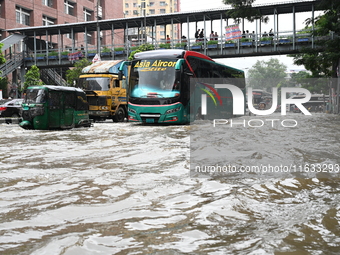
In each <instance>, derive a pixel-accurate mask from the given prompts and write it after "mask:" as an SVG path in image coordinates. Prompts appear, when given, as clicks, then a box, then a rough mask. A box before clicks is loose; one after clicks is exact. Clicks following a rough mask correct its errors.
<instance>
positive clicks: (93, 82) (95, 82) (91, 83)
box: [78, 77, 110, 91]
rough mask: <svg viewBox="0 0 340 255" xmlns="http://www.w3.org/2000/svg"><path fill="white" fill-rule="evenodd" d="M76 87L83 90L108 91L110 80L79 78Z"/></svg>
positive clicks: (103, 78)
mask: <svg viewBox="0 0 340 255" xmlns="http://www.w3.org/2000/svg"><path fill="white" fill-rule="evenodd" d="M78 87H80V88H82V89H84V90H97V91H98V90H101V91H108V90H109V89H110V78H108V77H86V78H80V79H79V85H78Z"/></svg>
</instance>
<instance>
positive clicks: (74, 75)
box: [66, 58, 92, 86]
mask: <svg viewBox="0 0 340 255" xmlns="http://www.w3.org/2000/svg"><path fill="white" fill-rule="evenodd" d="M91 64H92V62H91V61H89V60H87V59H86V58H83V59H81V60H79V61H77V62H75V63H74V68H72V69H70V70H67V71H66V81H67V83H68V84H69V85H70V86H75V85H76V84H77V82H78V79H79V76H80V75H81V71H82V70H83V68H84V67H86V66H89V65H91ZM74 82H76V84H74Z"/></svg>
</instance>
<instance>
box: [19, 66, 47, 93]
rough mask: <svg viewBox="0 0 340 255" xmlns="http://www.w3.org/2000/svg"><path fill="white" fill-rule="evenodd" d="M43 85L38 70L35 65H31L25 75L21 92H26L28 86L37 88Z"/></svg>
mask: <svg viewBox="0 0 340 255" xmlns="http://www.w3.org/2000/svg"><path fill="white" fill-rule="evenodd" d="M43 84H44V83H43V82H42V81H41V80H40V72H39V68H38V67H37V66H36V65H33V66H31V68H30V69H29V70H28V71H27V73H26V74H25V82H24V87H23V88H22V90H26V89H27V87H29V86H37V85H43Z"/></svg>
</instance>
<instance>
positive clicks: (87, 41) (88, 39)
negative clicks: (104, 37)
mask: <svg viewBox="0 0 340 255" xmlns="http://www.w3.org/2000/svg"><path fill="white" fill-rule="evenodd" d="M92 40H93V38H92V33H87V34H86V43H87V44H93V43H92Z"/></svg>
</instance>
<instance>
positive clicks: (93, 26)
mask: <svg viewBox="0 0 340 255" xmlns="http://www.w3.org/2000/svg"><path fill="white" fill-rule="evenodd" d="M319 3H321V0H310V1H288V2H282V3H275V4H263V5H253V8H255V9H257V10H259V12H260V13H261V14H262V15H273V14H274V10H276V13H277V14H285V13H292V12H293V10H292V8H293V6H294V8H295V12H296V13H298V12H309V11H312V6H314V10H315V11H317V10H320V9H319V8H318V5H319ZM231 9H232V8H231V7H225V8H218V9H207V10H198V11H190V12H176V13H169V14H157V15H148V16H145V17H143V16H140V17H131V18H121V19H108V20H99V21H90V22H89V21H87V22H78V23H68V24H59V25H51V26H35V27H24V28H12V29H7V30H6V31H8V32H10V33H19V34H24V35H26V36H34V35H36V36H43V35H46V32H47V33H48V34H49V35H56V34H59V33H60V34H69V33H72V30H73V32H74V33H83V32H85V28H86V29H87V32H92V31H97V27H99V29H100V30H111V29H125V28H126V24H127V27H128V28H134V27H141V23H142V22H143V21H144V19H145V20H146V25H147V26H154V25H155V23H156V25H167V24H171V23H172V22H173V24H177V23H187V22H188V21H189V22H199V21H204V19H205V20H206V21H208V20H218V19H221V18H222V19H228V18H230V17H228V16H227V11H228V10H231Z"/></svg>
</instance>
